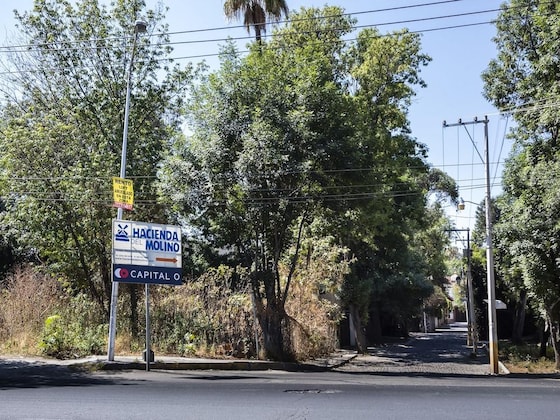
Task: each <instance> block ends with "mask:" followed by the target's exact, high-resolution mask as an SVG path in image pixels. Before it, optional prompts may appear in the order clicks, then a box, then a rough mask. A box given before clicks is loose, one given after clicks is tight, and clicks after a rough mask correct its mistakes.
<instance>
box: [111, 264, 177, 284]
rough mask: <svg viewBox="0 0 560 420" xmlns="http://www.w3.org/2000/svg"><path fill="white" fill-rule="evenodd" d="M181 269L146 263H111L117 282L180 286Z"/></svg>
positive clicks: (114, 278)
mask: <svg viewBox="0 0 560 420" xmlns="http://www.w3.org/2000/svg"><path fill="white" fill-rule="evenodd" d="M182 274H183V273H182V269H181V268H175V267H153V266H147V265H130V264H113V280H114V281H118V282H119V283H142V284H145V283H150V284H167V285H171V286H180V285H181V284H182V281H181V279H182Z"/></svg>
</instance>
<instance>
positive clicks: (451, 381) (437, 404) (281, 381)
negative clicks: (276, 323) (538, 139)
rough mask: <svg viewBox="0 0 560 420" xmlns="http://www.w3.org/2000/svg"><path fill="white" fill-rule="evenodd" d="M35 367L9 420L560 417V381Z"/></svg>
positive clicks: (18, 391)
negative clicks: (88, 370)
mask: <svg viewBox="0 0 560 420" xmlns="http://www.w3.org/2000/svg"><path fill="white" fill-rule="evenodd" d="M34 369H37V368H30V369H29V371H28V373H29V376H28V377H27V378H26V379H23V378H22V379H21V380H20V381H16V382H12V383H9V384H8V383H6V382H4V381H3V382H2V384H1V385H0V418H2V419H120V420H123V419H228V420H229V419H341V418H343V419H418V420H422V419H431V420H433V419H469V420H472V419H473V418H474V419H477V418H478V419H508V420H511V419H533V418H558V413H559V412H560V398H559V397H560V381H559V380H558V379H549V378H531V379H527V378H513V377H491V376H466V377H462V376H460V375H454V376H450V377H446V376H433V375H425V376H421V375H418V374H416V375H412V376H411V375H407V374H403V373H395V374H393V375H388V374H379V373H370V374H367V373H350V372H322V373H303V372H297V373H294V372H279V371H263V372H224V371H188V372H185V371H151V372H145V371H128V372H112V373H95V374H85V373H77V372H68V371H67V370H65V369H63V370H61V371H57V370H56V369H47V370H45V371H42V370H41V369H37V370H36V371H35V372H33V370H34ZM53 375H54V376H53Z"/></svg>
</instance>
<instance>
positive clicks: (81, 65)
mask: <svg viewBox="0 0 560 420" xmlns="http://www.w3.org/2000/svg"><path fill="white" fill-rule="evenodd" d="M141 17H142V18H144V19H145V20H147V21H148V22H149V27H148V29H149V31H150V33H148V34H147V35H146V36H140V37H139V38H138V45H137V48H136V60H135V61H136V65H135V67H134V68H133V75H132V86H133V89H132V95H131V108H130V111H131V112H130V118H129V137H128V164H127V168H126V172H127V176H128V177H129V178H131V179H133V180H134V187H135V197H136V202H135V209H134V210H133V211H132V212H131V213H128V214H127V215H126V217H127V218H133V219H136V220H146V221H154V222H164V221H165V220H166V214H165V212H164V210H163V207H161V206H160V205H158V204H157V202H156V190H155V187H154V181H155V176H156V171H157V167H158V164H159V161H160V159H161V156H162V151H163V150H165V149H166V148H167V147H168V144H169V142H170V140H171V139H172V138H174V137H176V136H177V135H178V133H179V131H180V126H179V124H180V113H181V111H180V110H181V106H182V99H181V98H182V97H183V91H184V89H185V87H186V83H188V81H189V79H190V76H189V75H190V70H182V69H179V67H176V66H174V67H171V66H169V65H168V64H165V63H167V62H166V61H165V57H166V55H167V54H168V53H169V51H170V50H169V48H168V47H167V46H165V43H166V42H167V41H168V37H167V35H166V34H165V33H166V26H165V25H164V24H163V23H162V21H163V17H164V15H163V11H162V10H159V11H152V10H146V8H145V3H144V1H142V0H126V1H125V0H123V1H118V2H114V3H112V4H111V6H106V5H104V4H100V2H98V1H97V0H82V1H78V2H70V1H66V0H57V1H52V0H51V1H50V0H36V1H35V3H34V7H33V9H32V10H30V11H28V12H25V13H17V12H16V18H17V20H18V27H19V29H20V31H21V43H22V44H23V45H26V47H25V48H14V52H13V53H12V54H11V55H10V56H9V58H8V59H7V62H6V63H5V65H6V66H9V67H10V68H11V69H13V71H12V72H10V73H9V74H3V76H2V81H1V85H0V89H1V91H2V93H3V94H4V104H5V106H4V107H3V108H2V111H1V112H2V121H1V123H0V130H1V137H0V156H1V157H0V171H1V173H2V183H1V185H0V194H1V195H2V196H3V197H4V199H5V202H6V212H5V213H4V214H3V216H2V226H3V227H5V228H6V229H7V230H8V233H9V234H10V235H12V236H14V237H16V238H17V239H18V243H19V244H20V245H21V246H24V247H27V248H31V249H34V250H36V252H37V254H38V257H39V258H40V260H41V261H43V262H44V263H45V265H46V266H47V267H49V268H50V269H51V270H52V272H53V273H56V275H58V276H62V278H64V279H65V280H66V282H67V285H68V286H69V287H71V288H73V289H75V290H87V291H88V292H89V293H90V295H91V296H92V297H93V298H94V299H96V301H98V302H99V303H100V304H101V305H105V306H106V307H107V306H108V297H109V296H110V290H111V270H110V262H111V261H110V255H111V219H112V218H113V217H114V216H115V214H116V213H115V212H116V210H114V209H112V194H111V190H112V185H111V177H112V176H117V175H118V174H119V167H120V155H121V147H122V133H123V121H124V104H125V92H126V74H127V68H128V66H129V61H130V58H131V43H132V39H133V28H134V22H135V21H136V20H137V19H139V18H141ZM161 70H167V73H166V74H165V75H163V79H161V78H160V77H161V76H160V75H161Z"/></svg>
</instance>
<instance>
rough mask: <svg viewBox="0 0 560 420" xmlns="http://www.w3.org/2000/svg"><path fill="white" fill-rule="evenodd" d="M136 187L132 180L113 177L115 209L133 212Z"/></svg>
mask: <svg viewBox="0 0 560 420" xmlns="http://www.w3.org/2000/svg"><path fill="white" fill-rule="evenodd" d="M133 204H134V187H133V184H132V180H131V179H124V178H119V177H116V176H115V177H113V207H117V208H121V209H126V210H132V205H133Z"/></svg>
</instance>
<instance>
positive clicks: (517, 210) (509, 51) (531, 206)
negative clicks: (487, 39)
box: [483, 0, 560, 368]
mask: <svg viewBox="0 0 560 420" xmlns="http://www.w3.org/2000/svg"><path fill="white" fill-rule="evenodd" d="M559 11H560V3H559V2H557V1H552V2H548V1H539V0H531V1H521V0H513V1H511V4H510V5H508V6H507V7H506V6H503V11H502V13H501V14H500V17H499V19H498V21H497V28H498V34H497V36H496V39H495V41H496V44H497V47H498V58H497V59H496V60H493V61H492V62H491V63H490V65H489V67H488V69H487V71H486V72H485V73H484V75H483V78H484V80H485V94H486V96H487V97H488V98H489V99H490V100H491V101H492V102H493V103H494V104H495V105H496V106H498V107H499V108H500V109H503V110H506V111H509V112H511V113H512V114H513V116H514V117H515V120H516V122H517V127H516V129H514V130H513V131H512V134H511V136H512V138H514V139H515V147H514V152H513V155H512V156H511V158H510V159H509V161H508V163H507V168H506V172H505V176H504V190H505V193H504V197H502V198H501V202H500V203H501V212H502V213H501V215H500V222H499V224H498V225H497V226H496V231H497V233H498V235H497V237H498V241H499V245H498V246H499V251H500V254H499V255H500V269H501V271H502V272H503V273H504V275H505V277H506V278H508V279H509V281H510V283H511V284H512V285H513V286H514V287H516V288H517V289H523V288H526V290H527V292H528V294H529V296H530V298H532V300H533V303H534V304H536V305H537V306H538V307H539V309H540V310H541V313H542V316H543V317H544V318H545V319H546V320H547V323H548V324H549V328H550V330H551V331H553V332H554V334H553V340H552V342H553V344H554V347H555V353H556V365H557V368H558V367H560V336H559V335H558V325H559V322H560V305H558V303H559V302H560V294H559V293H558V290H560V275H559V274H560V247H559V246H558V240H557V238H558V234H559V232H558V220H559V216H560V214H559V212H558V205H559V204H560V202H559V196H558V187H559V185H558V172H559V163H560V148H559V144H558V135H559V128H560V119H559V118H558V112H557V104H558V100H559V98H560V91H559V90H558V72H559V69H560V67H559V64H558V58H557V52H558V48H559V47H560V40H559V38H558V36H557V35H558V29H559V28H560V19H559V18H558V16H559V13H558V12H559Z"/></svg>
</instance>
